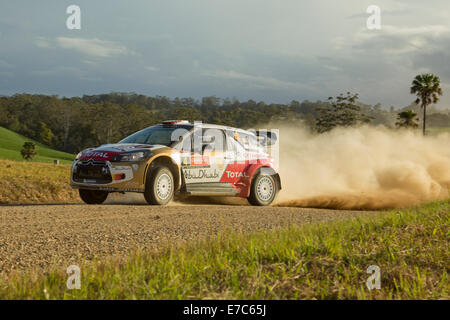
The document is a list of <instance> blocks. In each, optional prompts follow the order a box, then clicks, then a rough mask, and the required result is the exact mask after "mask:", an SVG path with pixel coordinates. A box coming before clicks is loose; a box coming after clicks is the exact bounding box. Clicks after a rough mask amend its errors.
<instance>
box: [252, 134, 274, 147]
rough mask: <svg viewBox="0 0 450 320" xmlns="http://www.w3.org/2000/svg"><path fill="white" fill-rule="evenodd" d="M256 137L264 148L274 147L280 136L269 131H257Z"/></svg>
mask: <svg viewBox="0 0 450 320" xmlns="http://www.w3.org/2000/svg"><path fill="white" fill-rule="evenodd" d="M255 135H256V137H257V139H258V141H259V142H260V143H261V144H262V145H264V146H272V145H274V144H275V143H276V142H277V141H278V136H277V134H276V133H275V132H273V131H269V130H257V131H255Z"/></svg>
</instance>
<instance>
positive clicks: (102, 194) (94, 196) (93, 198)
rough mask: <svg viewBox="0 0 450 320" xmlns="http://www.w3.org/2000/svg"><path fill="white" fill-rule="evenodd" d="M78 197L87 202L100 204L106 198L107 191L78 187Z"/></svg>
mask: <svg viewBox="0 0 450 320" xmlns="http://www.w3.org/2000/svg"><path fill="white" fill-rule="evenodd" d="M79 193H80V198H81V200H83V201H84V202H85V203H87V204H102V203H103V202H105V200H106V198H108V191H102V190H87V189H80V190H79Z"/></svg>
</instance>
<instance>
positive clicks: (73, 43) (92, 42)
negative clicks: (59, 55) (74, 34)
mask: <svg viewBox="0 0 450 320" xmlns="http://www.w3.org/2000/svg"><path fill="white" fill-rule="evenodd" d="M56 43H57V44H58V46H60V47H61V48H64V49H72V50H75V51H78V52H80V53H82V54H86V55H89V56H94V57H111V56H114V55H124V54H128V53H130V51H129V50H128V49H127V48H126V47H125V46H123V45H121V44H118V43H116V42H113V41H105V40H100V39H97V38H94V39H85V38H67V37H58V38H56Z"/></svg>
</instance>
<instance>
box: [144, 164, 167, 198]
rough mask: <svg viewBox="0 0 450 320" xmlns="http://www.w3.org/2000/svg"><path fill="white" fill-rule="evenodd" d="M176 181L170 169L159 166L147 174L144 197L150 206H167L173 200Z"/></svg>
mask: <svg viewBox="0 0 450 320" xmlns="http://www.w3.org/2000/svg"><path fill="white" fill-rule="evenodd" d="M173 194H174V181H173V175H172V172H171V171H170V169H169V168H167V167H164V166H157V167H155V168H153V169H152V170H150V171H149V173H148V174H147V181H146V183H145V192H144V197H145V200H146V201H147V203H148V204H151V205H159V206H162V205H166V204H168V203H169V202H170V201H172V199H173Z"/></svg>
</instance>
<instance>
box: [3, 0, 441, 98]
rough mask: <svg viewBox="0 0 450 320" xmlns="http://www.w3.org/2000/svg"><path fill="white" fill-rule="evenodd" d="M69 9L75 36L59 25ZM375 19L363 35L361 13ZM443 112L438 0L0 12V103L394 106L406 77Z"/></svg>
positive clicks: (229, 2)
mask: <svg viewBox="0 0 450 320" xmlns="http://www.w3.org/2000/svg"><path fill="white" fill-rule="evenodd" d="M70 5H78V6H79V7H80V10H81V29H79V30H76V29H75V30H70V29H68V28H67V26H66V20H67V19H68V18H69V16H70V15H69V14H67V13H66V10H67V7H68V6H70ZM370 5H376V6H378V7H379V8H380V9H381V29H380V30H369V29H368V28H367V25H366V21H367V19H368V18H369V16H370V14H368V13H367V12H366V10H367V8H368V6H370ZM428 72H432V73H435V74H436V75H438V76H439V77H440V78H441V83H442V88H443V90H444V96H443V97H442V98H441V102H440V103H439V104H438V106H439V107H450V3H449V2H448V0H429V1H423V0H407V1H406V0H370V1H365V0H304V1H303V0H190V1H186V0H130V1H120V0H108V1H106V0H95V1H94V0H87V1H84V0H83V1H81V0H71V1H65V0H40V1H29V0H28V1H23V0H15V1H5V0H4V1H2V2H1V4H0V95H12V94H15V93H23V92H27V93H39V94H57V95H60V96H67V97H71V96H82V95H84V94H100V93H109V92H136V93H139V94H145V95H150V96H156V95H161V96H168V97H171V98H175V97H194V98H201V97H204V96H213V95H214V96H217V97H220V98H233V97H236V98H238V99H241V100H247V99H254V100H256V101H265V102H267V103H288V102H290V101H291V100H298V101H303V100H306V99H307V100H311V101H316V100H325V99H327V98H328V97H329V96H336V95H338V94H339V93H341V92H347V91H351V92H357V93H359V94H360V100H361V101H363V102H365V103H370V104H376V103H381V104H382V105H383V106H384V107H390V106H395V107H403V106H406V105H409V104H410V103H411V102H412V101H414V97H413V96H412V95H411V94H410V92H409V87H410V84H411V82H412V80H413V78H414V77H415V76H416V75H417V74H419V73H428Z"/></svg>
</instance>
